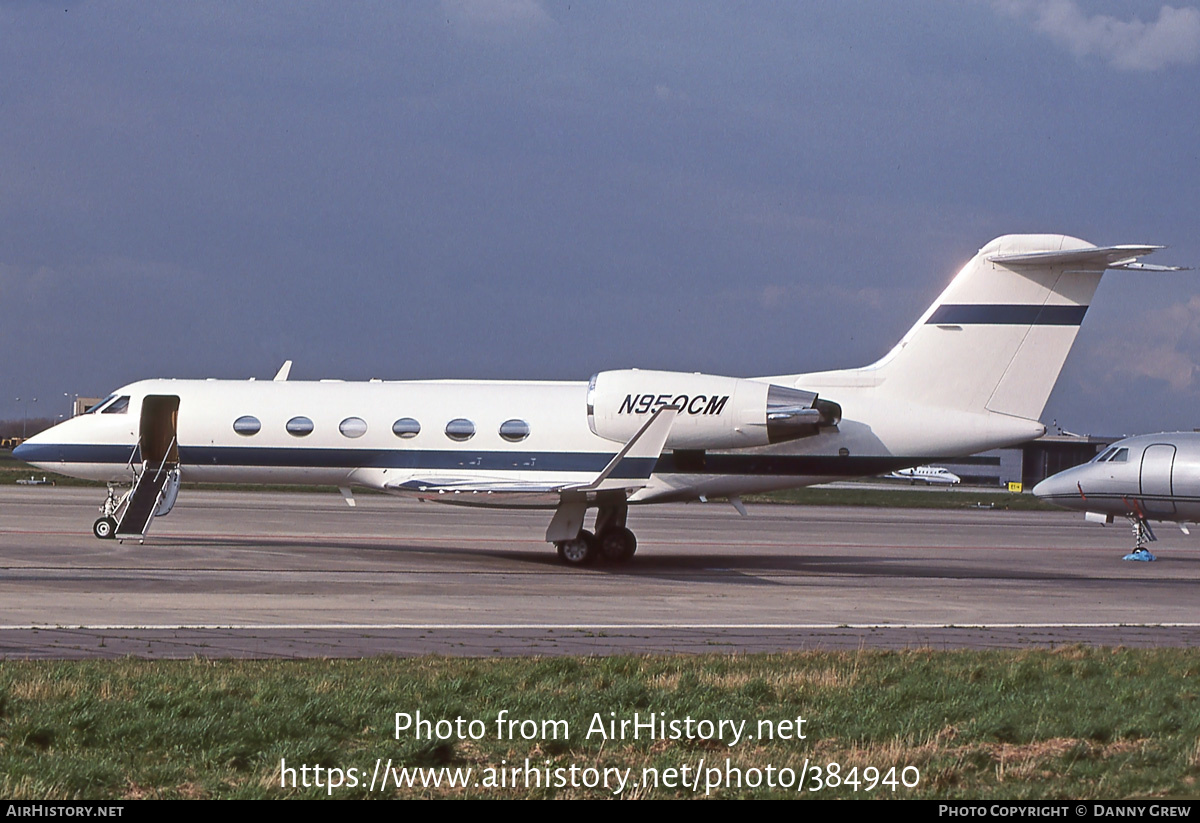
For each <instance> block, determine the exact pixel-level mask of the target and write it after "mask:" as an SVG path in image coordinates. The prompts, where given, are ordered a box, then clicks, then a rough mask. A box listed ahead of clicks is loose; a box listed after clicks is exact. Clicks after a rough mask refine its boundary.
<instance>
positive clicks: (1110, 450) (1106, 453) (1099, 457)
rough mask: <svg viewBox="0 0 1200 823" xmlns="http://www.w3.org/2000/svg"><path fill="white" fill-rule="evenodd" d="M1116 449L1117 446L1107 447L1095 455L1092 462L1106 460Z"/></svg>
mask: <svg viewBox="0 0 1200 823" xmlns="http://www.w3.org/2000/svg"><path fill="white" fill-rule="evenodd" d="M1115 451H1116V449H1115V448H1112V447H1109V448H1107V449H1105V450H1104V451H1102V452H1100V454H1098V455H1096V456H1095V457H1093V458H1092V462H1093V463H1103V462H1105V461H1106V460H1108V458H1110V457H1112V456H1113V452H1115Z"/></svg>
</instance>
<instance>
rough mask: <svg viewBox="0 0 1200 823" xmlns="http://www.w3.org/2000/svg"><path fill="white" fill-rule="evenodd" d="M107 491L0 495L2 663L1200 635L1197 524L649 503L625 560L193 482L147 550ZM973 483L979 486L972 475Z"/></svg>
mask: <svg viewBox="0 0 1200 823" xmlns="http://www.w3.org/2000/svg"><path fill="white" fill-rule="evenodd" d="M103 494H104V493H103V490H102V489H95V488H90V489H81V488H64V487H45V486H35V487H7V488H3V489H0V657H7V658H26V657H28V658H37V657H40V658H71V657H119V656H126V655H136V656H148V657H150V656H162V657H181V656H182V657H192V656H205V657H308V656H350V657H358V656H366V655H376V654H404V655H407V654H425V653H438V654H463V655H493V654H568V653H569V654H608V653H624V652H629V653H646V652H679V651H682V652H713V651H744V652H749V651H778V650H797V649H837V648H852V649H854V648H860V647H884V648H904V647H932V648H938V649H941V648H960V647H977V648H992V647H1020V646H1026V645H1050V644H1067V643H1088V644H1112V645H1116V644H1124V645H1171V646H1191V645H1197V644H1198V643H1200V609H1197V607H1196V603H1197V600H1196V591H1197V584H1198V583H1200V539H1198V538H1189V537H1186V536H1184V535H1182V534H1180V533H1179V532H1178V531H1177V530H1176V529H1175V528H1174V527H1172V526H1169V525H1165V524H1164V525H1163V526H1161V527H1160V528H1159V530H1158V531H1159V536H1160V538H1161V539H1160V542H1159V543H1157V544H1154V546H1153V548H1154V550H1155V551H1156V552H1157V553H1158V555H1159V557H1160V559H1159V561H1158V562H1156V563H1128V562H1122V561H1121V559H1120V558H1121V556H1122V555H1123V554H1124V553H1125V552H1126V551H1128V547H1129V545H1130V544H1131V539H1132V538H1131V535H1130V532H1129V530H1128V529H1127V528H1125V527H1124V526H1123V525H1118V526H1110V527H1107V528H1102V527H1100V526H1097V525H1095V524H1089V523H1085V522H1084V521H1083V520H1082V517H1081V516H1080V515H1078V514H1071V513H1065V512H1064V513H1062V514H1059V513H1041V512H1039V513H1018V512H1003V511H994V510H967V511H961V510H960V511H950V510H929V509H906V510H901V509H851V508H811V507H797V506H751V507H750V513H751V516H750V517H749V518H746V519H743V518H741V517H739V516H738V515H737V514H736V513H735V512H734V511H733V510H732V508H730V507H728V506H725V505H718V504H707V505H703V504H692V505H668V506H648V507H641V508H635V509H634V510H632V511H631V514H630V524H631V527H632V528H633V529H634V530H635V531H636V532H637V535H638V540H639V549H638V555H637V557H636V558H635V560H634V562H633V563H632V564H630V565H629V566H622V567H607V566H596V567H594V568H589V569H582V570H581V569H570V568H567V567H564V566H562V565H561V564H560V563H559V562H558V560H557V557H556V556H555V554H554V551H553V550H552V548H550V547H548V546H547V545H546V544H544V543H542V542H541V541H540V538H541V535H542V534H543V533H544V531H545V527H546V523H547V522H548V519H549V516H550V513H549V512H521V511H496V510H487V509H463V508H455V507H449V506H437V505H432V504H421V503H416V502H410V501H404V500H396V499H392V498H388V497H383V496H377V495H362V496H359V498H358V507H357V508H354V509H351V508H349V507H347V506H346V504H345V503H344V502H343V501H342V499H341V497H340V496H338V495H337V494H322V495H315V494H300V493H264V492H254V493H238V492H215V491H196V490H192V489H185V490H184V492H183V493H182V494H181V495H180V500H179V504H178V505H177V507H176V509H175V511H173V512H172V513H171V514H170V516H168V517H165V518H161V519H159V520H157V521H156V522H155V523H154V524H153V526H152V529H151V531H150V534H149V536H148V538H147V540H146V542H145V544H144V545H138V544H136V543H125V544H119V543H116V542H114V541H100V540H97V539H95V538H94V537H92V535H91V533H90V527H91V523H92V520H93V519H94V518H95V517H96V515H97V513H96V506H97V505H98V504H99V503H100V501H101V499H102V498H103ZM956 494H961V492H956Z"/></svg>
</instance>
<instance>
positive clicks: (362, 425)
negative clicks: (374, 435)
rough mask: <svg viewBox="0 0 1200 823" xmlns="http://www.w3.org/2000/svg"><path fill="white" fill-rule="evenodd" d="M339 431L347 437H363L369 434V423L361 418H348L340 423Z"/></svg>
mask: <svg viewBox="0 0 1200 823" xmlns="http://www.w3.org/2000/svg"><path fill="white" fill-rule="evenodd" d="M338 431H340V432H341V433H342V435H343V436H345V437H362V436H363V435H364V434H366V433H367V421H366V420H363V419H362V418H361V417H347V418H346V419H345V420H343V421H342V422H341V423H338Z"/></svg>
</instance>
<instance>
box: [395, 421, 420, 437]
mask: <svg viewBox="0 0 1200 823" xmlns="http://www.w3.org/2000/svg"><path fill="white" fill-rule="evenodd" d="M420 433H421V424H420V423H418V422H417V421H416V420H413V419H412V418H411V417H401V418H400V419H399V420H397V421H396V422H395V423H393V424H392V434H394V435H396V436H397V437H403V438H405V439H407V438H409V437H416V436H417V435H418V434H420Z"/></svg>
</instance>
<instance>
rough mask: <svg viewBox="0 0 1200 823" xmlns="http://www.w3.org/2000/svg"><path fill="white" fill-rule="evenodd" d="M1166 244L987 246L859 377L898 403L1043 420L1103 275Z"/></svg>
mask: <svg viewBox="0 0 1200 823" xmlns="http://www.w3.org/2000/svg"><path fill="white" fill-rule="evenodd" d="M1159 248H1161V246H1106V247H1097V246H1093V245H1091V244H1090V243H1085V242H1084V241H1082V240H1079V239H1077V238H1074V237H1065V236H1062V235H1006V236H1004V237H1000V238H997V239H996V240H993V241H992V242H991V243H989V244H988V245H986V246H984V247H983V248H982V249H980V251H979V252H978V253H977V254H976V255H975V257H974V258H972V260H971V261H970V262H969V263H967V265H966V266H964V267H963V269H962V270H961V271H960V272H959V273H958V275H957V276H956V277H955V278H954V280H953V281H951V283H950V285H949V286H948V287H947V288H946V290H945V291H943V292H942V294H941V295H940V296H939V297H938V299H937V300H936V301H935V302H934V303H933V305H932V306H930V307H929V309H928V310H927V311H926V312H925V314H924V315H922V316H921V318H920V319H919V320H918V321H917V323H916V325H914V326H913V327H912V329H910V330H909V332H908V333H907V334H906V335H905V336H904V337H903V339H901V341H900V342H899V343H898V344H897V345H896V346H895V348H893V349H892V351H891V352H889V353H888V354H887V355H886V356H885V357H883V358H882V359H881V360H879V361H878V362H877V363H875V364H873V365H871V366H868V367H867V368H866V369H863V370H861V371H862V372H870V373H872V377H873V380H872V381H871V382H872V383H874V384H875V385H877V386H878V387H879V390H880V391H881V392H882V393H884V394H886V395H889V396H892V395H894V396H896V397H897V398H898V399H900V398H907V399H909V400H912V401H915V402H918V403H921V404H922V405H927V406H935V407H939V408H947V409H955V410H959V411H966V412H989V411H990V412H996V413H1000V414H1006V415H1012V416H1015V417H1021V418H1025V419H1028V420H1037V419H1038V417H1039V416H1040V415H1041V413H1042V409H1043V408H1045V405H1046V401H1047V399H1048V398H1049V396H1050V391H1051V389H1053V388H1054V383H1055V381H1056V380H1057V379H1058V375H1059V372H1060V371H1061V370H1062V366H1063V363H1064V362H1065V361H1066V359H1067V354H1068V353H1069V352H1070V350H1071V345H1072V344H1073V343H1074V342H1075V336H1076V335H1077V334H1078V332H1079V326H1080V324H1081V323H1082V322H1083V317H1084V314H1086V312H1087V309H1088V305H1089V304H1090V303H1091V299H1092V295H1093V294H1095V292H1096V287H1097V286H1098V285H1099V284H1100V277H1101V276H1102V275H1103V274H1104V272H1105V270H1106V269H1110V268H1128V269H1134V270H1164V269H1166V267H1149V266H1145V265H1143V264H1140V263H1137V262H1135V261H1136V259H1137V257H1139V256H1141V255H1145V254H1149V253H1150V252H1152V251H1155V250H1156V249H1159Z"/></svg>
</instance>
